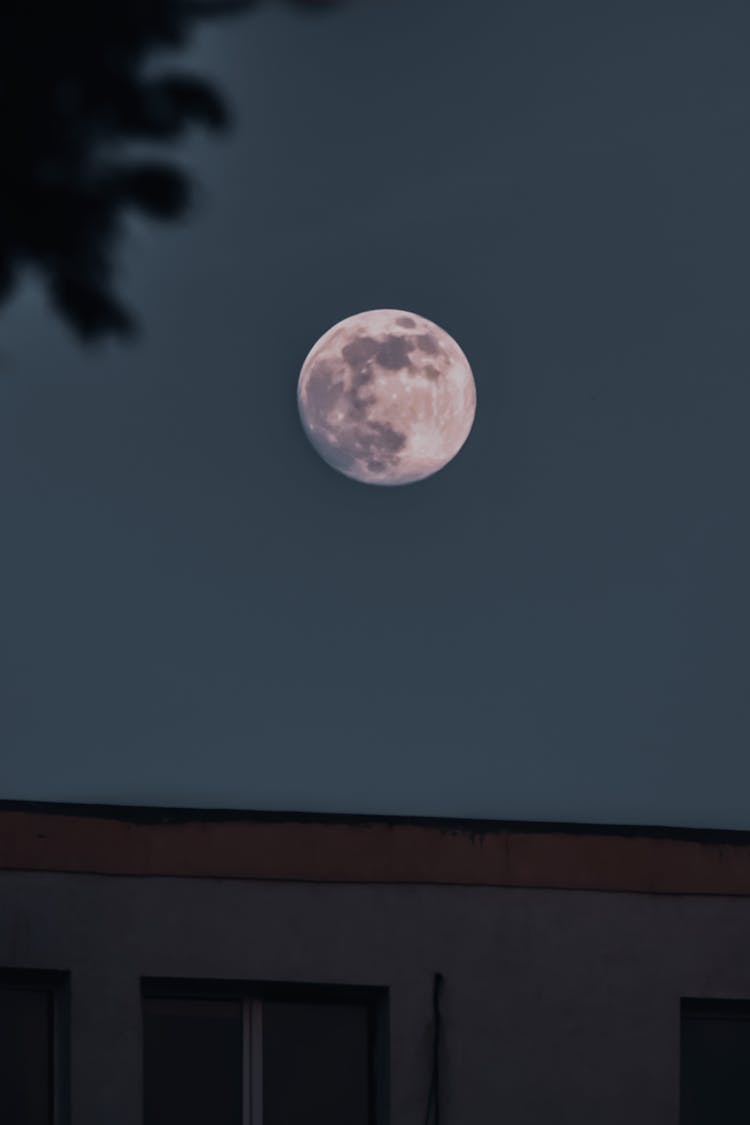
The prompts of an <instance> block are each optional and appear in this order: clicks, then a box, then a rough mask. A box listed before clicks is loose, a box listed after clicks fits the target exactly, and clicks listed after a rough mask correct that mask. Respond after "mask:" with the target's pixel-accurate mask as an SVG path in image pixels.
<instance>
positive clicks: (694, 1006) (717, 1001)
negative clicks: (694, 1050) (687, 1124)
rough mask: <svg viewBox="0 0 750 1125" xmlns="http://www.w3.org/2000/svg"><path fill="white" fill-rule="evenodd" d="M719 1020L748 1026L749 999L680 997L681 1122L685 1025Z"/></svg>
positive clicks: (749, 1016)
mask: <svg viewBox="0 0 750 1125" xmlns="http://www.w3.org/2000/svg"><path fill="white" fill-rule="evenodd" d="M691 1019H694V1020H721V1021H722V1022H724V1023H725V1022H731V1021H734V1020H736V1021H737V1022H742V1023H748V1024H750V998H748V997H739V998H738V997H726V998H723V997H713V996H712V997H703V996H700V997H698V996H681V997H680V1027H679V1052H680V1054H679V1091H680V1096H679V1102H680V1104H679V1117H680V1121H682V1120H683V1113H684V1107H683V1098H684V1088H683V1068H684V1065H685V1048H684V1035H685V1025H686V1023H687V1022H688V1021H689V1020H691Z"/></svg>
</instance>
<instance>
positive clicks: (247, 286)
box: [0, 0, 750, 828]
mask: <svg viewBox="0 0 750 1125" xmlns="http://www.w3.org/2000/svg"><path fill="white" fill-rule="evenodd" d="M749 57H750V9H748V6H747V4H746V3H745V2H740V0H737V2H725V0H713V2H711V3H709V2H707V0H703V2H702V3H693V2H685V0H679V2H678V0H671V2H667V0H627V2H624V0H621V2H620V0H618V2H617V3H613V4H603V3H601V0H587V2H584V0H571V2H568V3H564V4H561V3H560V2H559V0H539V2H538V3H528V2H527V0H509V2H505V0H503V2H498V0H460V2H458V0H343V2H342V3H341V4H340V5H339V6H338V7H334V8H331V9H330V10H327V11H321V12H316V13H310V12H304V11H301V10H297V9H294V8H293V7H289V6H285V5H283V4H281V3H273V2H270V0H269V2H268V3H267V4H265V5H261V6H259V7H257V8H256V9H254V10H253V11H251V12H249V13H247V14H245V15H242V16H239V17H236V18H232V19H225V20H221V21H218V22H216V23H213V24H210V25H204V26H203V27H202V28H201V29H200V30H199V31H198V32H197V34H196V36H195V37H194V40H193V43H192V46H191V48H190V50H189V51H188V52H187V53H186V54H184V55H183V57H182V62H183V63H184V64H185V65H189V66H190V67H192V68H193V69H194V70H195V72H196V73H198V74H201V75H203V76H205V77H206V78H208V79H209V80H211V81H212V82H213V83H215V85H216V86H217V88H218V89H220V90H221V91H222V92H223V94H224V96H225V98H226V101H227V103H228V105H229V106H230V108H231V110H232V115H233V118H234V126H233V128H232V129H231V130H230V131H229V132H227V133H226V134H225V135H221V134H220V135H218V136H216V135H211V134H204V133H201V132H200V131H197V130H196V131H194V132H191V133H190V134H189V135H188V136H187V137H186V139H185V140H184V141H182V142H180V143H179V146H178V147H177V148H176V149H175V155H176V156H177V157H179V159H180V161H182V162H183V163H184V164H185V166H186V167H187V168H188V169H189V170H191V171H192V173H193V175H194V177H195V180H196V182H197V184H198V187H199V190H198V194H197V198H196V202H195V205H194V207H193V210H192V212H191V213H190V215H189V216H188V218H187V219H186V220H185V221H184V222H180V223H175V224H173V225H171V226H170V225H168V224H159V223H151V222H148V221H146V220H145V219H138V220H136V219H135V218H133V219H132V220H131V221H130V223H129V227H128V233H127V237H126V239H125V241H124V243H123V245H122V246H121V250H120V254H119V261H120V271H119V278H118V283H119V286H120V288H121V290H122V291H123V293H125V294H126V295H127V298H128V300H129V302H130V304H131V306H132V307H133V309H134V311H135V312H136V314H137V316H138V319H139V321H140V324H141V328H142V332H141V335H140V337H139V338H138V339H136V340H135V341H134V342H132V343H128V342H125V343H123V342H120V341H119V340H117V339H114V340H111V341H107V342H104V343H102V344H99V345H94V346H91V347H87V346H84V345H82V344H81V343H80V342H78V341H77V339H76V338H75V336H74V335H73V334H72V333H71V332H70V330H69V329H68V328H67V326H66V325H65V324H64V323H63V322H62V321H61V320H60V319H59V318H58V317H57V316H56V315H55V313H54V312H53V311H52V310H51V309H50V308H49V306H48V303H47V299H46V297H45V295H44V292H43V290H42V288H41V287H40V286H39V284H38V281H37V280H36V279H35V277H34V275H33V274H29V275H27V277H26V280H25V282H24V284H23V285H22V286H21V288H19V289H18V290H17V292H16V294H15V296H14V298H13V300H12V301H11V302H9V303H7V304H6V305H5V306H4V307H3V308H2V309H1V310H0V516H1V519H2V555H1V556H0V559H1V561H0V578H1V581H2V587H1V588H2V603H1V605H2V609H1V610H0V696H1V698H0V735H1V745H0V795H2V796H3V797H6V798H26V799H45V800H59V801H84V802H88V801H92V802H111V803H123V804H126V803H134V804H163V805H188V806H198V807H201V806H203V807H209V806H223V807H229V808H249V809H280V810H300V811H303V810H314V811H319V812H351V813H363V812H372V813H399V814H410V815H446V816H467V817H497V818H512V819H529V820H569V821H589V822H619V823H654V824H667V825H685V826H726V827H738V828H750V803H749V802H748V792H750V752H749V737H748V736H749V735H750V691H749V690H748V681H749V676H748V663H749V662H748V632H749V629H750V612H749V610H750V602H749V599H748V575H749V574H750V535H749V534H748V503H747V490H748V481H750V443H749V442H748V438H747V434H748V409H749V407H750V382H749V379H750V374H749V373H750V272H749V270H750V266H749V263H750V208H749V204H748V201H749V200H750V67H749V66H748V58H749ZM156 65H157V63H156V61H154V66H156ZM377 307H387V308H399V309H405V310H411V311H415V312H418V313H420V314H421V315H423V316H425V317H427V318H429V319H431V320H433V321H435V322H436V323H438V324H439V325H441V326H442V327H444V328H445V329H446V331H448V332H449V333H450V334H451V335H452V336H453V337H454V338H455V339H456V340H457V342H458V343H459V344H460V346H461V347H462V348H463V350H464V351H465V353H466V355H467V356H468V358H469V361H470V363H471V364H472V368H473V371H474V376H475V379H476V383H477V397H478V405H477V416H476V422H475V425H474V429H473V432H472V434H471V436H470V437H469V440H468V442H467V443H466V445H465V446H464V448H463V450H462V451H461V452H460V453H459V455H458V456H457V458H456V459H455V460H454V461H453V462H451V463H450V464H449V465H448V466H447V468H445V469H444V470H443V471H442V472H440V473H438V474H436V475H435V476H434V477H432V478H431V479H429V480H427V481H424V482H421V483H418V484H414V485H409V486H405V487H403V488H381V487H373V486H369V487H368V486H366V485H362V484H357V483H355V482H354V481H351V480H349V479H347V478H345V477H344V476H342V475H340V474H337V473H336V472H334V471H332V470H331V469H330V468H328V467H327V466H326V465H325V464H324V462H323V461H322V460H321V459H320V458H319V457H318V456H317V455H316V453H315V452H314V450H313V449H312V447H311V446H310V445H309V443H308V442H307V440H306V438H305V436H304V433H303V431H302V429H301V427H300V425H299V422H298V418H297V408H296V398H295V393H296V381H297V376H298V373H299V369H300V366H301V364H302V361H303V360H304V358H305V355H306V354H307V352H308V350H309V349H310V347H311V346H312V345H313V343H314V342H315V341H316V340H317V339H318V337H319V336H320V335H322V333H323V332H325V331H326V330H327V329H328V328H329V327H330V326H331V325H333V324H334V323H336V322H337V321H338V320H340V319H342V318H344V317H346V316H350V315H352V314H353V313H356V312H359V311H361V310H363V309H370V308H377Z"/></svg>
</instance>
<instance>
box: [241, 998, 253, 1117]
mask: <svg viewBox="0 0 750 1125" xmlns="http://www.w3.org/2000/svg"><path fill="white" fill-rule="evenodd" d="M251 1005H252V1001H251V1000H249V999H248V998H247V997H245V998H244V999H243V1001H242V1125H252V1121H253V1118H252V1107H251V1104H250V1091H251V1089H252V1082H251V1073H250V1071H251V1066H252V1060H251V1057H250V1051H251V1049H252V1035H251Z"/></svg>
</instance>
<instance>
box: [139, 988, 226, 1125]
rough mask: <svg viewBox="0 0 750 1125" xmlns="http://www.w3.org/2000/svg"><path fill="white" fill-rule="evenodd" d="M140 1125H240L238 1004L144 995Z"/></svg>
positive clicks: (223, 1001)
mask: <svg viewBox="0 0 750 1125" xmlns="http://www.w3.org/2000/svg"><path fill="white" fill-rule="evenodd" d="M143 1014H144V1033H143V1044H144V1075H143V1087H144V1120H145V1125H172V1123H173V1122H174V1123H175V1125H177V1123H178V1122H179V1125H241V1123H242V1005H241V1003H240V1002H239V1001H233V1000H194V999H188V998H185V999H180V998H173V999H162V998H160V997H159V998H157V997H145V998H144V1002H143Z"/></svg>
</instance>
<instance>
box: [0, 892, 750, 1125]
mask: <svg viewBox="0 0 750 1125" xmlns="http://www.w3.org/2000/svg"><path fill="white" fill-rule="evenodd" d="M748 950H750V898H746V897H720V896H702V895H689V896H681V895H669V894H638V893H626V892H606V891H596V890H590V891H586V890H560V889H539V888H536V889H522V888H515V887H486V886H451V885H413V884H407V883H401V884H399V885H392V884H387V883H372V884H366V883H360V884H355V883H322V882H319V883H312V882H293V881H284V882H282V881H254V880H241V879H221V878H174V877H158V876H157V877H137V876H135V877H133V876H108V875H94V874H83V873H70V872H65V873H50V872H41V871H0V968H2V967H5V968H13V967H19V968H34V969H58V970H59V969H64V970H69V971H70V973H71V1020H72V1042H71V1050H72V1060H71V1065H72V1097H73V1123H74V1125H102V1122H106V1123H107V1125H139V1122H140V1111H141V1086H140V1082H141V1078H140V1051H141V1046H140V1011H139V1000H140V978H141V977H142V976H179V977H199V978H217V979H221V978H229V979H231V978H238V979H244V980H248V981H254V980H274V981H276V980H284V981H300V982H302V981H304V982H319V983H346V984H357V985H375V986H385V987H387V988H388V989H389V997H390V1057H391V1118H390V1125H423V1122H424V1112H425V1104H426V1096H427V1088H428V1083H429V1067H430V1050H431V990H432V977H433V972H434V971H435V970H440V971H441V972H443V973H444V975H445V984H444V988H443V1015H444V1054H443V1063H442V1071H441V1085H442V1119H441V1125H498V1123H499V1122H503V1123H506V1122H507V1123H509V1125H510V1123H513V1125H539V1122H545V1121H550V1122H555V1125H565V1123H568V1122H570V1123H571V1125H573V1123H575V1125H581V1123H587V1125H588V1123H599V1122H601V1123H606V1125H633V1122H638V1125H676V1123H677V1121H678V1092H679V1091H678V1079H679V1001H680V997H681V996H711V997H737V998H739V997H750V956H748Z"/></svg>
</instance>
